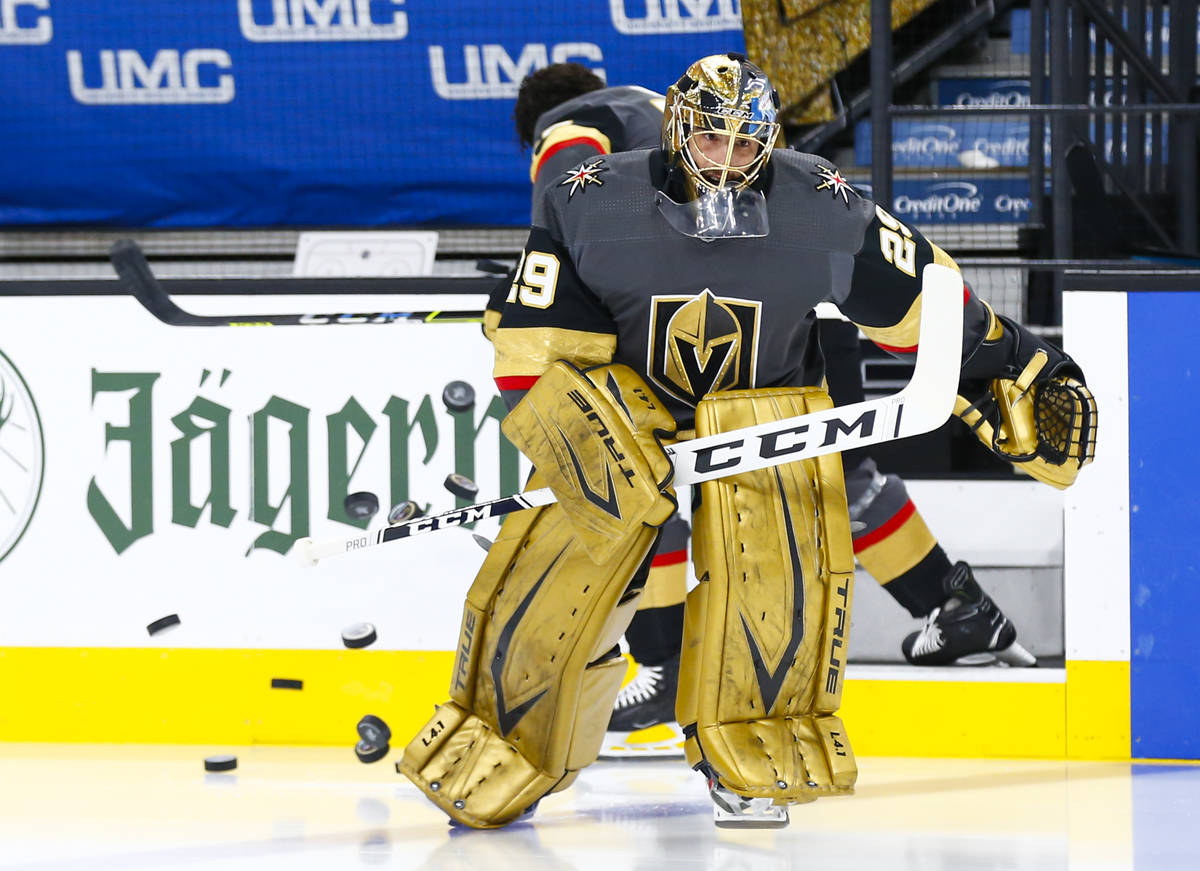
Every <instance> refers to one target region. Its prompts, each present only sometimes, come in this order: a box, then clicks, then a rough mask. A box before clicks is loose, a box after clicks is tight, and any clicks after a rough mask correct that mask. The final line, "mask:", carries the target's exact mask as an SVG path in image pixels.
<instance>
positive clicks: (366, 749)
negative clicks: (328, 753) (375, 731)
mask: <svg viewBox="0 0 1200 871" xmlns="http://www.w3.org/2000/svg"><path fill="white" fill-rule="evenodd" d="M389 749H390V748H389V747H388V745H387V744H384V745H383V746H382V747H377V746H376V745H374V744H369V743H367V742H366V741H359V742H358V743H357V744H355V745H354V755H355V756H357V757H358V761H359V762H363V763H371V762H378V761H379V760H380V759H382V758H383V757H385V756H387V755H388V750H389Z"/></svg>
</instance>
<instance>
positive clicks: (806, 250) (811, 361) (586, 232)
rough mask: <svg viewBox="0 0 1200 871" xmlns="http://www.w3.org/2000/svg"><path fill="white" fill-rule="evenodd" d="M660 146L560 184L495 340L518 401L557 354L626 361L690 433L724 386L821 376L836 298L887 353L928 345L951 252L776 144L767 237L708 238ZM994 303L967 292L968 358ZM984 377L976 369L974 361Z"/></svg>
mask: <svg viewBox="0 0 1200 871" xmlns="http://www.w3.org/2000/svg"><path fill="white" fill-rule="evenodd" d="M666 178H667V170H666V167H665V165H664V162H663V158H662V154H661V151H660V150H658V149H649V150H641V151H632V152H627V153H623V154H609V155H597V156H595V157H592V158H589V159H586V160H584V161H583V162H582V163H578V164H576V165H575V166H573V167H572V168H570V169H568V170H566V171H563V172H561V173H559V174H558V175H556V176H555V177H553V179H548V180H547V182H546V185H545V192H544V194H543V197H542V201H541V203H540V204H539V207H538V208H535V216H536V217H535V221H534V226H533V227H532V228H531V230H530V234H529V238H528V241H527V242H526V246H525V250H524V253H523V254H522V257H521V260H520V262H519V263H518V265H517V269H516V273H515V274H516V278H515V280H514V281H513V282H512V284H511V286H510V288H509V292H508V295H507V297H506V299H505V301H504V305H503V308H502V313H501V318H500V322H499V325H498V328H497V330H496V331H495V334H494V337H493V338H494V343H495V351H496V363H495V370H494V375H495V378H496V382H497V386H498V387H499V388H500V389H501V391H502V392H503V393H504V394H505V399H506V401H508V402H509V403H510V405H511V403H513V402H514V401H515V400H516V399H518V398H519V396H520V394H521V393H522V392H523V391H524V390H526V389H528V388H529V387H530V386H532V384H533V383H534V381H536V380H537V378H538V376H539V375H541V373H542V372H543V371H545V369H546V368H547V367H548V366H549V365H550V364H551V363H553V362H554V361H555V360H558V359H565V360H569V361H570V362H572V363H574V364H575V365H577V366H580V367H586V366H592V365H597V364H601V363H607V362H618V363H624V364H626V365H629V366H631V367H633V368H634V369H635V370H636V371H638V372H639V373H641V374H642V375H643V376H644V377H645V378H646V380H647V382H648V383H649V384H650V386H651V387H652V388H653V389H654V391H655V392H656V393H657V394H658V396H659V398H660V399H661V400H662V401H663V402H664V403H665V405H666V407H667V408H668V409H669V410H670V411H671V413H672V414H673V415H674V416H675V419H676V421H677V422H678V424H679V426H680V429H682V430H687V429H690V428H691V427H692V422H693V417H694V410H695V406H696V403H697V402H699V400H700V398H701V397H703V396H704V395H705V394H707V393H711V392H714V391H718V390H728V389H744V388H762V387H784V386H804V385H819V384H820V383H821V379H822V376H823V361H822V359H821V352H820V349H819V347H818V345H817V342H816V341H815V340H813V339H812V333H813V329H814V324H815V319H816V318H815V315H814V313H813V308H814V306H816V304H817V303H819V302H822V301H826V300H827V301H831V302H834V303H836V304H837V305H838V307H839V308H840V309H841V311H842V312H843V314H845V315H846V316H847V317H848V318H850V319H851V320H852V321H854V322H855V323H856V324H858V325H859V326H860V328H861V329H862V330H863V332H864V333H865V334H866V335H867V336H868V337H869V338H871V339H872V340H874V341H875V342H876V343H877V344H879V345H880V346H882V347H883V348H885V349H887V350H889V351H891V352H893V353H895V354H898V355H908V354H913V353H915V351H916V344H917V335H918V331H919V311H920V293H921V280H920V276H921V274H922V270H923V268H924V267H925V265H926V264H928V263H931V262H939V263H943V264H946V265H950V266H953V261H952V260H951V259H950V257H949V256H948V255H946V254H945V253H944V252H943V251H941V249H939V248H938V247H937V246H935V245H933V244H931V243H930V242H928V241H927V240H925V239H924V238H923V237H922V236H921V235H920V234H919V233H918V232H916V231H915V230H913V229H912V228H910V227H908V226H906V225H905V224H903V223H901V222H900V221H898V220H897V219H896V218H894V217H893V216H892V215H890V214H889V213H888V212H886V211H885V210H884V209H882V208H881V207H877V206H876V205H875V204H874V203H872V202H870V201H869V200H867V199H865V198H863V197H862V196H861V195H859V194H858V192H857V191H855V190H854V188H853V187H851V186H850V185H849V184H848V183H847V182H846V181H845V179H843V178H842V176H841V174H840V172H839V171H838V170H837V168H836V167H834V166H833V165H831V164H829V163H828V162H826V161H824V160H823V159H821V158H819V157H816V156H814V155H809V154H803V153H800V152H796V151H788V150H783V149H776V151H775V153H774V154H773V155H772V157H771V161H770V163H769V165H768V168H767V171H766V172H765V173H764V176H763V178H762V179H761V180H760V182H761V183H760V184H759V185H757V186H759V187H761V189H762V190H763V192H764V193H765V195H766V201H767V213H768V219H769V233H768V235H766V236H765V237H761V238H737V239H716V240H713V241H704V240H701V239H697V238H694V237H691V236H685V235H683V234H681V233H679V232H677V231H676V230H674V229H672V228H671V227H670V226H669V225H668V223H667V221H666V220H665V219H664V218H663V217H662V215H660V214H659V212H658V209H657V207H656V204H655V197H656V195H657V194H658V192H659V191H660V190H661V189H662V187H663V186H664V185H665V184H666ZM1004 332H1005V331H1004V330H1002V329H1001V328H1000V327H999V324H998V323H997V321H996V318H995V315H994V314H993V313H992V311H991V308H990V307H989V306H988V305H987V304H986V303H984V302H983V301H981V300H979V299H978V298H977V297H975V296H974V295H973V294H971V293H970V292H969V291H968V292H966V293H965V294H964V359H965V360H966V359H969V358H971V357H974V356H980V357H981V358H986V359H981V360H980V363H982V367H980V366H976V367H971V366H970V365H969V364H968V365H967V366H966V367H965V369H964V374H965V375H970V376H971V377H993V376H994V375H995V374H996V373H995V372H991V371H982V369H991V368H994V366H995V361H996V360H997V359H1000V358H1002V357H1003V356H1004V355H1000V357H999V358H998V357H997V356H996V355H994V354H987V355H975V354H974V352H975V350H976V349H977V348H978V347H980V345H981V344H982V343H983V340H984V338H985V337H987V336H989V334H991V336H992V338H996V339H998V338H999V337H1000V336H1001V335H1002V334H1003V333H1004ZM976 368H978V369H981V371H973V369H976Z"/></svg>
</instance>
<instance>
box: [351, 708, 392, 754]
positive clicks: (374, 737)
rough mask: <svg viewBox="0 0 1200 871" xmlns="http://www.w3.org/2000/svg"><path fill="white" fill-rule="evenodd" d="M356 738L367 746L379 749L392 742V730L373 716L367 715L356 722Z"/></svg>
mask: <svg viewBox="0 0 1200 871" xmlns="http://www.w3.org/2000/svg"><path fill="white" fill-rule="evenodd" d="M358 737H359V738H362V739H363V740H364V741H366V742H367V743H368V744H374V745H375V746H376V747H380V746H383V745H386V744H387V743H388V742H389V741H391V740H392V730H391V729H389V728H388V724H387V723H385V722H383V720H381V719H379V718H378V717H376V716H375V715H374V714H367V715H366V716H365V717H363V718H362V719H361V720H359V721H358Z"/></svg>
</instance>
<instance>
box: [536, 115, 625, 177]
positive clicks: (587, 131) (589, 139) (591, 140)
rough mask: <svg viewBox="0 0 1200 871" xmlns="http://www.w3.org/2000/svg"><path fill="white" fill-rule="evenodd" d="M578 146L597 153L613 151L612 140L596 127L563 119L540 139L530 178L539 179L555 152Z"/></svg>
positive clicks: (548, 128)
mask: <svg viewBox="0 0 1200 871" xmlns="http://www.w3.org/2000/svg"><path fill="white" fill-rule="evenodd" d="M577 146H582V147H586V148H588V149H591V150H594V151H595V152H596V153H597V154H611V153H612V140H610V139H609V138H608V137H607V136H605V135H604V134H603V133H601V132H600V131H599V130H598V129H596V128H595V127H585V126H583V125H580V124H576V123H575V122H574V121H561V122H559V123H558V124H554V125H552V126H550V127H547V128H546V130H545V132H544V133H543V134H542V137H541V139H539V140H538V143H537V147H536V148H535V149H534V152H533V160H532V161H531V162H530V164H529V180H530V181H537V177H538V173H539V172H541V169H542V167H543V166H544V165H545V163H546V161H547V160H549V159H550V158H551V157H553V156H554V155H555V154H558V153H559V152H560V151H563V150H564V149H567V148H575V147H577Z"/></svg>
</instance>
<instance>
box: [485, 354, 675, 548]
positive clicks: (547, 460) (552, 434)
mask: <svg viewBox="0 0 1200 871" xmlns="http://www.w3.org/2000/svg"><path fill="white" fill-rule="evenodd" d="M502 428H503V430H504V434H505V435H506V436H508V438H509V440H510V441H512V443H513V444H514V445H516V446H517V447H518V448H520V450H521V452H522V453H523V454H525V456H527V457H529V459H530V460H531V461H532V462H533V465H534V467H535V468H537V469H538V470H540V471H541V472H542V473H543V474H544V475H545V481H546V486H548V487H550V489H551V490H553V491H554V495H555V497H556V498H557V499H558V504H559V505H561V506H562V510H563V511H564V512H565V513H566V516H567V517H569V518H570V519H571V522H572V523H573V524H574V526H575V531H576V533H577V534H578V536H579V540H580V542H581V543H582V545H583V546H584V548H586V549H587V552H588V553H589V554H591V556H592V559H593V560H595V561H596V562H597V563H603V562H605V561H607V560H608V559H609V558H610V557H611V556H612V554H613V553H615V552H616V551H618V550H620V549H621V548H622V547H623V543H622V542H623V539H624V538H625V537H626V536H627V535H628V534H629V531H630V530H631V529H635V528H636V527H637V526H638V525H640V524H646V525H648V526H661V525H662V524H663V523H665V522H666V521H667V519H668V518H669V517H670V516H671V514H672V513H673V512H674V510H675V496H674V493H673V492H672V491H671V490H670V483H671V477H672V475H673V474H674V469H673V467H672V466H671V460H670V458H669V457H668V456H667V454H666V451H665V450H664V449H663V446H662V443H661V439H663V438H668V437H670V436H672V435H673V434H674V432H675V421H674V420H673V419H672V418H671V415H670V414H669V413H668V412H667V411H666V409H664V408H663V407H662V405H661V403H660V402H659V401H658V400H657V399H656V398H655V397H654V395H653V394H652V393H651V392H650V389H649V388H648V387H647V386H646V383H645V382H644V381H643V380H642V379H641V377H640V376H638V374H637V373H636V372H634V371H633V370H632V369H630V368H629V367H628V366H622V365H608V366H600V367H597V368H594V369H589V370H588V371H587V372H581V371H580V370H578V369H576V368H575V367H573V366H571V365H570V364H568V363H565V362H561V361H560V362H558V363H555V364H554V365H553V366H551V367H550V368H549V369H547V370H546V372H545V373H543V374H542V376H541V377H540V378H539V379H538V380H537V383H536V384H534V385H533V387H532V388H531V389H530V391H529V392H528V393H527V394H526V395H525V398H524V399H522V400H521V401H520V402H519V403H518V404H517V406H516V408H514V409H513V410H512V412H511V413H510V414H509V415H508V417H506V418H505V419H504V423H503V424H502Z"/></svg>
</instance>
